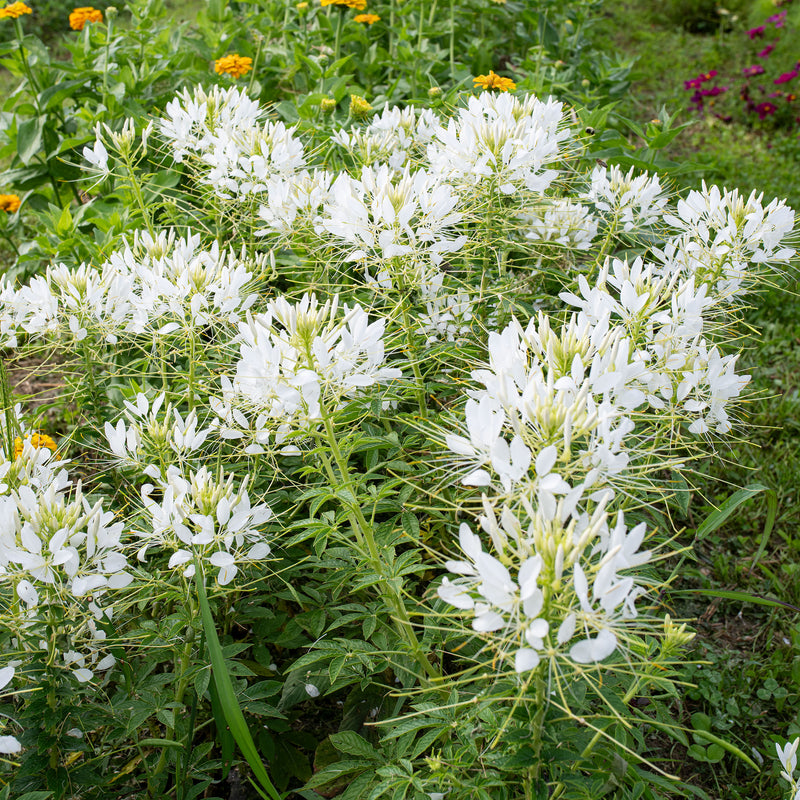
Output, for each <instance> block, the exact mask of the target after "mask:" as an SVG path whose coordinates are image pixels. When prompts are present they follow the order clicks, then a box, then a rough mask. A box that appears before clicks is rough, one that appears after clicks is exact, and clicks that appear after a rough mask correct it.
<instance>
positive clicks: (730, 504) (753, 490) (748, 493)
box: [695, 483, 777, 541]
mask: <svg viewBox="0 0 800 800" xmlns="http://www.w3.org/2000/svg"><path fill="white" fill-rule="evenodd" d="M761 492H770V493H772V494H774V492H772V490H771V489H770V488H769V487H767V486H763V485H762V484H760V483H753V484H750V486H745V487H744V489H739V491H737V492H734V493H733V494H732V495H731V496H730V497H728V498H727V499H726V500H725V502H724V503H723V504H722V505H721V506H720V507H719V508H718V509H716V510H715V511H714V512H713V513H712V514H709V515H708V517H706V519H705V520H703V523H702V524H701V525H700V526H699V527H698V529H697V533H696V534H695V538H696V539H697V541H700V540H701V539H703V538H704V537H705V536H707V535H708V534H709V533H711V532H712V531H715V530H716V529H717V528H719V527H720V526H721V525H722V523H723V522H725V520H726V519H728V517H729V516H730V515H731V514H733V512H734V511H736V509H737V508H738V507H739V506H740V505H742V503H746V502H747V501H748V500H749V499H750V498H751V497H755V496H756V495H757V494H760V493H761ZM775 502H776V503H777V499H776V501H775ZM770 508H771V502H770ZM767 520H768V522H769V514H768V518H767ZM772 522H774V519H773V520H772ZM764 528H765V530H766V529H767V525H766V524H765V525H764ZM769 530H770V531H771V530H772V523H770V524H769Z"/></svg>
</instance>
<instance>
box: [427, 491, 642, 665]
mask: <svg viewBox="0 0 800 800" xmlns="http://www.w3.org/2000/svg"><path fill="white" fill-rule="evenodd" d="M582 492H583V487H579V488H578V489H576V490H574V491H573V492H571V493H570V494H569V495H568V496H566V497H565V498H564V499H563V500H561V501H559V503H558V504H557V506H556V507H555V508H553V509H546V508H545V507H543V506H540V507H539V508H538V509H536V510H534V509H533V508H532V507H531V505H530V504H529V503H526V504H525V507H526V508H525V512H524V517H523V519H525V518H526V517H527V524H526V525H523V524H522V522H521V520H520V518H519V517H518V516H517V515H515V514H514V513H513V511H512V510H511V508H510V507H509V506H508V505H504V506H503V507H502V510H501V512H500V515H499V519H498V516H497V514H496V511H495V508H494V506H493V505H492V502H491V501H490V500H489V499H488V498H487V497H486V496H484V498H483V504H484V514H483V515H482V516H481V517H480V518H479V522H480V524H481V527H482V529H483V531H484V532H485V533H487V534H488V535H489V536H490V538H491V541H492V543H493V545H494V547H495V549H496V551H497V552H498V554H499V558H497V557H495V556H492V555H490V554H489V553H486V552H485V551H484V550H483V546H482V543H481V539H480V536H478V535H477V534H474V533H472V531H471V530H470V529H469V526H468V525H466V524H462V526H461V530H460V533H459V541H460V545H461V550H462V551H463V553H464V554H465V555H466V556H467V559H468V560H467V561H448V562H447V563H446V564H445V566H446V567H447V569H448V570H449V572H450V573H454V574H456V575H458V576H459V577H457V578H455V580H451V579H450V578H449V577H445V578H444V579H443V581H442V584H441V586H440V587H439V590H438V593H439V597H441V598H442V600H444V601H445V602H446V603H448V604H449V605H451V606H453V607H455V608H457V609H460V610H465V611H471V612H472V614H473V619H472V628H473V630H475V631H477V632H479V633H492V634H496V635H497V638H496V639H495V642H496V643H497V645H496V646H498V647H499V649H500V651H501V652H502V654H503V655H504V656H513V659H514V668H515V670H516V671H517V672H527V671H529V670H531V669H535V668H536V667H537V666H538V665H539V663H540V660H541V654H542V653H543V652H544V653H546V654H547V657H548V658H555V657H560V658H569V659H570V660H571V661H573V662H575V663H579V664H589V663H595V662H598V661H602V660H603V659H605V658H607V657H608V656H610V655H611V654H612V653H613V652H614V651H615V650H616V649H617V647H618V646H619V639H620V636H624V628H625V626H626V624H627V622H628V621H630V620H634V619H635V618H636V617H637V610H636V606H635V602H636V599H637V597H638V596H639V595H640V594H642V592H643V591H644V589H643V587H642V586H641V585H640V584H639V583H638V582H637V581H636V579H635V577H633V576H631V575H629V574H627V573H626V572H625V571H626V570H628V569H630V568H634V567H638V566H641V565H643V564H645V563H647V562H648V561H649V560H650V556H651V554H650V551H643V552H640V551H639V547H640V545H641V544H642V542H643V540H644V536H645V525H644V523H640V524H639V525H637V526H636V527H635V528H633V529H632V530H630V531H629V530H628V528H627V526H626V524H625V519H624V516H623V514H622V512H619V514H618V515H617V518H616V522H615V524H614V525H613V526H610V525H609V517H608V514H607V513H606V511H605V505H606V501H607V500H608V499H609V498H610V493H608V494H607V495H606V497H604V498H603V499H602V500H601V502H600V503H599V504H598V506H597V508H596V509H595V511H594V513H593V514H592V515H591V516H589V515H588V513H586V512H581V511H579V510H578V509H577V506H578V505H579V501H580V499H581V494H582ZM550 511H552V513H550ZM545 588H546V590H547V593H546V594H545V592H544V591H543V589H545Z"/></svg>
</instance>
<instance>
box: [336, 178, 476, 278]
mask: <svg viewBox="0 0 800 800" xmlns="http://www.w3.org/2000/svg"><path fill="white" fill-rule="evenodd" d="M462 218H463V214H462V213H461V212H460V211H459V210H458V196H457V195H456V194H455V192H454V191H453V188H452V187H451V186H449V185H448V184H447V183H444V182H442V181H441V180H440V179H439V178H438V177H436V176H435V175H431V174H429V173H428V172H426V171H425V170H416V171H414V172H411V171H410V170H409V169H408V168H406V169H404V170H403V172H402V173H395V172H393V171H392V170H391V169H390V168H389V167H387V166H385V165H383V166H380V167H378V168H376V169H373V168H371V167H364V168H363V169H362V171H361V176H360V178H359V179H358V180H355V179H353V178H351V177H350V176H349V175H347V174H346V173H342V174H340V175H339V177H338V178H337V179H336V180H335V181H334V183H333V186H332V187H331V192H330V195H329V199H328V203H327V204H326V205H325V208H324V209H323V214H322V219H321V227H322V228H323V229H324V230H325V231H327V233H329V234H330V235H331V236H332V237H333V238H334V239H335V240H339V241H340V242H341V243H342V244H343V246H344V253H343V255H344V258H345V260H347V261H357V262H361V263H363V264H364V266H365V269H366V270H367V271H368V273H367V274H368V277H373V278H374V279H375V280H376V281H377V282H378V283H379V284H380V285H381V286H384V287H386V288H388V287H389V286H393V285H395V286H396V285H397V284H399V286H400V287H401V288H403V287H409V286H411V287H415V288H416V287H417V286H419V284H420V283H421V282H423V281H424V280H425V279H426V278H427V277H428V276H429V274H430V272H431V265H434V266H438V265H439V264H441V263H442V260H443V257H444V254H448V253H454V252H457V251H458V250H460V249H461V248H462V247H463V246H464V244H465V243H466V241H467V237H466V236H464V235H463V234H462V235H458V234H457V233H456V232H455V230H454V228H455V226H456V225H458V223H460V222H461V220H462ZM370 269H374V270H376V273H377V274H373V275H371V276H370V273H369V270H370Z"/></svg>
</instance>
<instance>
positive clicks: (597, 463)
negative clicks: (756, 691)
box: [446, 314, 646, 508]
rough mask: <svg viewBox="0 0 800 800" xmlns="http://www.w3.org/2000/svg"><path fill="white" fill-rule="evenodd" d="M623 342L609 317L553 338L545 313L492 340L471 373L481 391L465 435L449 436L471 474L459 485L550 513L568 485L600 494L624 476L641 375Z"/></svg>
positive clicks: (469, 409) (578, 322)
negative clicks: (523, 498)
mask: <svg viewBox="0 0 800 800" xmlns="http://www.w3.org/2000/svg"><path fill="white" fill-rule="evenodd" d="M622 334H623V331H622V330H621V329H620V328H615V329H612V328H610V327H609V324H608V317H606V318H605V319H604V320H601V321H599V322H598V323H597V324H592V323H590V322H589V321H588V320H587V319H586V318H585V317H580V316H573V317H572V319H571V320H570V322H569V324H568V325H566V326H565V328H564V330H563V331H562V333H561V334H556V333H555V332H554V331H553V330H552V328H551V327H550V320H549V318H548V317H546V316H545V315H543V314H541V315H540V316H539V318H538V321H537V320H535V319H533V320H531V321H530V323H529V325H528V326H527V328H525V329H523V328H522V327H521V325H520V324H519V322H517V321H516V320H513V321H512V322H511V323H510V324H509V325H508V326H507V327H506V328H505V329H504V330H503V331H501V332H500V333H497V332H492V333H490V334H489V363H488V365H487V367H486V368H485V369H479V370H475V371H474V372H473V373H472V377H473V379H474V380H475V381H477V382H479V383H481V384H483V387H484V388H483V389H480V390H473V391H472V392H470V395H471V396H470V398H469V400H467V405H466V410H465V415H466V428H467V436H466V437H464V436H458V435H452V434H451V435H448V436H447V437H446V442H447V446H448V447H449V448H450V450H451V451H453V452H454V453H456V454H458V455H459V456H462V457H464V458H465V460H466V461H467V462H468V463H470V462H471V464H472V466H473V469H472V471H471V472H469V474H468V475H466V476H465V477H464V479H463V483H465V484H466V485H469V486H490V485H492V486H493V487H494V490H495V491H498V492H499V491H501V490H502V492H504V493H506V494H509V493H512V494H513V493H514V492H516V491H517V490H518V489H521V488H523V487H524V488H525V489H526V490H527V491H531V492H533V493H534V494H535V495H536V496H537V497H538V501H539V503H540V504H544V505H545V506H546V507H548V508H553V507H554V505H555V502H556V497H557V496H559V495H563V494H565V493H567V492H569V491H570V489H571V486H570V484H569V483H568V482H567V480H565V478H569V479H570V480H577V481H578V482H580V483H582V484H583V486H584V487H585V488H589V487H594V488H600V487H603V486H605V485H606V484H607V482H608V480H609V479H612V478H613V477H614V476H616V475H619V474H620V473H623V472H624V471H625V470H626V469H627V467H628V464H629V455H628V452H627V450H626V448H625V446H624V439H625V436H626V435H627V434H628V433H630V432H631V431H632V430H633V427H634V426H633V422H632V421H631V419H630V417H629V414H630V412H632V411H634V410H635V409H636V408H637V407H639V406H640V405H642V403H644V401H645V395H644V392H643V391H642V390H641V389H640V388H639V384H640V382H641V381H642V379H643V378H644V376H645V374H646V367H645V365H644V363H643V362H642V361H641V360H635V359H632V358H631V347H630V342H629V341H628V340H627V339H625V338H624V337H623V336H622ZM557 464H560V465H562V466H561V467H560V468H559V467H557V466H556V465H557Z"/></svg>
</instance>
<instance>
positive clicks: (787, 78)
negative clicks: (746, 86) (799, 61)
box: [772, 69, 798, 83]
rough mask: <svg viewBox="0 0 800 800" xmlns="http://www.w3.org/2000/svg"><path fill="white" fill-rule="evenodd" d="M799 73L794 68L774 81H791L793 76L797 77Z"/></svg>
mask: <svg viewBox="0 0 800 800" xmlns="http://www.w3.org/2000/svg"><path fill="white" fill-rule="evenodd" d="M797 75H798V71H797V69H793V70H792V71H791V72H784V73H783V75H781V76H780V77H779V78H775V80H774V81H772V82H773V83H789V81H790V80H791V79H792V78H796V77H797Z"/></svg>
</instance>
